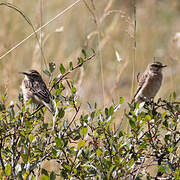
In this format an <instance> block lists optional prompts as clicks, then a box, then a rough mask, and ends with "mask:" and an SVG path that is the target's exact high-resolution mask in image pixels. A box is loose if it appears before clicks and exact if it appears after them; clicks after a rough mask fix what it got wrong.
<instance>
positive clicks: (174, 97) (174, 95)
mask: <svg viewBox="0 0 180 180" xmlns="http://www.w3.org/2000/svg"><path fill="white" fill-rule="evenodd" d="M173 99H174V100H175V99H176V92H175V91H174V92H173Z"/></svg>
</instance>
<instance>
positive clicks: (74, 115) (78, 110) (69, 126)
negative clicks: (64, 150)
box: [65, 106, 81, 132]
mask: <svg viewBox="0 0 180 180" xmlns="http://www.w3.org/2000/svg"><path fill="white" fill-rule="evenodd" d="M80 107H81V106H79V107H78V108H77V110H76V113H75V114H74V116H73V118H72V120H71V122H70V123H69V124H68V126H67V128H66V129H65V132H66V131H67V130H68V129H69V127H70V126H71V124H72V123H73V122H74V120H75V118H76V116H77V114H78V112H79V110H80Z"/></svg>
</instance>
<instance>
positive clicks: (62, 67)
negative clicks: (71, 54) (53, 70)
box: [59, 64, 66, 74]
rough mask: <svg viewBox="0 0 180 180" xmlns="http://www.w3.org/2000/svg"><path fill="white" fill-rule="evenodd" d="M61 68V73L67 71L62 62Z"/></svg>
mask: <svg viewBox="0 0 180 180" xmlns="http://www.w3.org/2000/svg"><path fill="white" fill-rule="evenodd" d="M59 70H60V72H61V74H64V73H65V72H66V69H65V67H64V66H63V65H62V64H60V66H59Z"/></svg>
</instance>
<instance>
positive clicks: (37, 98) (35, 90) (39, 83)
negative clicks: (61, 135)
mask: <svg viewBox="0 0 180 180" xmlns="http://www.w3.org/2000/svg"><path fill="white" fill-rule="evenodd" d="M22 74H24V75H25V77H24V79H23V81H22V86H21V88H22V93H23V98H24V101H25V102H27V101H28V100H29V99H30V98H31V102H32V103H35V104H40V105H45V106H46V107H47V108H48V109H49V110H50V111H51V112H52V114H53V115H54V114H55V110H54V108H53V106H52V104H51V94H50V92H49V90H48V88H47V86H46V84H45V82H44V81H43V79H42V77H41V75H40V74H39V73H38V72H37V71H36V70H29V71H28V72H22Z"/></svg>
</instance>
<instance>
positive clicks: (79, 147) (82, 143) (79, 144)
mask: <svg viewBox="0 0 180 180" xmlns="http://www.w3.org/2000/svg"><path fill="white" fill-rule="evenodd" d="M85 143H86V141H85V140H82V141H80V142H79V143H78V147H77V149H78V150H79V149H81V148H82V147H83V146H84V145H85Z"/></svg>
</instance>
